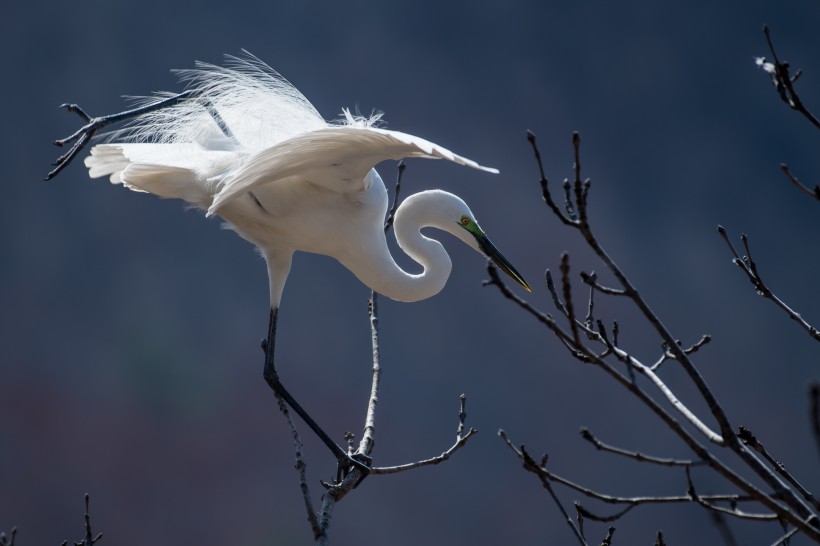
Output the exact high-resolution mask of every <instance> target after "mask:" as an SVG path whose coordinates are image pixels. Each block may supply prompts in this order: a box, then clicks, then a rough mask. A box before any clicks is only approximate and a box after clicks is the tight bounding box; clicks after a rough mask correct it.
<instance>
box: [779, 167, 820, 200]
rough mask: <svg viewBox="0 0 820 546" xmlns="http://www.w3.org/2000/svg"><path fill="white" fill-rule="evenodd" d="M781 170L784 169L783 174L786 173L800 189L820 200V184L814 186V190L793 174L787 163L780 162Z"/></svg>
mask: <svg viewBox="0 0 820 546" xmlns="http://www.w3.org/2000/svg"><path fill="white" fill-rule="evenodd" d="M780 170H781V171H783V174H785V175H786V178H788V179H789V180H791V182H792V184H794V185H795V186H797V188H798V189H800V191H802V192H803V193H805V194H807V195H809V196H811V197H814V198H815V199H817V200H818V201H820V186H814V189H813V190H812V189H810V188H809V187H808V186H806V185H805V184H803V183H802V182H801V181H800V180H798V178H797V177H796V176H794V175H793V174H792V172H791V170H789V166H788V165H786V164H785V163H781V164H780Z"/></svg>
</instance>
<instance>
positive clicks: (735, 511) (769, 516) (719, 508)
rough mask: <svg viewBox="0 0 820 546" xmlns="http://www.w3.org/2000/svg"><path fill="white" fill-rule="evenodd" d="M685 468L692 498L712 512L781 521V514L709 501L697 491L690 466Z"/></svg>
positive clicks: (744, 517)
mask: <svg viewBox="0 0 820 546" xmlns="http://www.w3.org/2000/svg"><path fill="white" fill-rule="evenodd" d="M684 470H685V471H686V481H687V482H688V483H689V490H688V493H689V496H690V497H691V498H692V500H694V501H695V502H697V503H698V504H700V505H701V506H703V507H704V508H706V509H707V510H709V511H712V512H719V513H721V514H725V515H728V516H732V517H736V518H739V519H747V520H754V521H779V520H780V516H779V515H777V514H776V513H766V514H758V513H752V512H745V511H743V510H739V509H738V508H737V507H736V506H734V505H733V506H732V507H730V508H725V507H723V506H717V505H715V504H713V503H711V502H709V500H707V499H705V498H703V497H701V496H700V495H698V494H697V492H696V491H695V484H694V482H693V481H692V475H691V473H690V472H689V468H688V467H687V468H685V469H684Z"/></svg>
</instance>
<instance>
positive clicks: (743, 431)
mask: <svg viewBox="0 0 820 546" xmlns="http://www.w3.org/2000/svg"><path fill="white" fill-rule="evenodd" d="M737 436H738V438H740V439H741V440H742V441H743V443H744V444H746V445H747V446H749V447H751V448H752V449H754V450H755V451H756V452H758V453H760V455H762V456H763V458H764V459H766V462H768V463H769V464H770V465H771V466H772V468H774V469H775V471H776V472H777V473H778V474H780V476H782V477H783V479H784V480H786V481H787V482H788V483H790V484H791V485H792V487H794V488H795V489H797V490H798V491H799V492H800V494H801V495H803V498H804V499H806V500H807V501H808V502H810V503H811V504H812V505H814V507H815V508H817V509H818V510H820V502H818V500H817V499H816V498H815V497H814V495H812V494H811V492H810V491H808V490H807V489H806V488H805V487H803V486H802V485H801V484H800V482H798V481H797V479H796V478H795V477H794V476H792V475H791V474H790V473H789V472H788V471H786V466H785V465H784V464H783V463H781V462H780V461H778V460H775V458H774V457H772V456H771V455H770V454H769V452H768V451H766V448H765V447H764V446H763V443H762V442H761V441H760V440H758V439H757V436H755V435H754V434H752V431H750V430H749V429H747V428H746V427H740V430H739V431H738V433H737Z"/></svg>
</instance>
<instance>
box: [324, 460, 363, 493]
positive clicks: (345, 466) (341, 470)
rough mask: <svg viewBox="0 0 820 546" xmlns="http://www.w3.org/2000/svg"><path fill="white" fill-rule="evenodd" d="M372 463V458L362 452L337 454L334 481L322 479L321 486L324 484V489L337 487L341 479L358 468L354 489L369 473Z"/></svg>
mask: <svg viewBox="0 0 820 546" xmlns="http://www.w3.org/2000/svg"><path fill="white" fill-rule="evenodd" d="M372 464H373V458H372V457H368V456H367V455H365V454H364V453H353V454H352V455H351V454H344V455H343V456H342V455H339V458H338V460H337V466H336V481H335V483H328V482H326V481H322V482H321V483H322V486H324V488H325V489H333V488H336V487H339V486H340V485H341V484H342V480H344V479H345V478H346V477H347V476H348V475H349V474H350V473H351V472H353V471H354V470H358V471H359V476H358V478H357V479H356V483H354V484H353V489H355V488H356V487H358V486H359V484H360V483H362V480H364V479H365V478H366V477H367V476H369V475H370V470H371V465H372Z"/></svg>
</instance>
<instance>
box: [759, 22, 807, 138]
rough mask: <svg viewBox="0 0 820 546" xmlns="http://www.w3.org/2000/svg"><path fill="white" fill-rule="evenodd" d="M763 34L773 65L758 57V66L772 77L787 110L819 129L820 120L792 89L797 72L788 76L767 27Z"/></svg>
mask: <svg viewBox="0 0 820 546" xmlns="http://www.w3.org/2000/svg"><path fill="white" fill-rule="evenodd" d="M763 34H764V35H765V36H766V43H767V44H768V45H769V51H770V52H771V53H772V60H773V61H774V63H767V62H766V58H765V57H760V58H758V59H757V60H756V62H757V64H758V66H760V67H761V68H763V70H765V71H766V72H767V73H769V75H770V76H771V77H772V84H774V87H775V90H776V91H777V94H778V96H779V97H780V99H781V100H782V101H783V102H785V103H786V104H787V105H788V106H789V108H791V109H792V110H794V111H796V112H799V113H800V114H801V115H802V116H803V117H805V118H806V119H807V120H809V122H810V123H811V124H812V125H814V126H815V127H816V128H818V129H820V120H818V119H817V118H816V117H815V116H814V114H812V113H811V112H810V111H809V110H808V108H806V106H805V105H804V104H803V101H802V100H800V96H799V95H798V94H797V91H796V90H795V89H794V83H795V82H796V81H797V78H799V77H800V71H799V70H798V71H797V72H796V73H795V74H794V76H792V75H791V74H790V66H789V63H788V62H786V61H781V60H780V58H779V57H778V56H777V53H776V52H775V50H774V43H772V37H771V33H770V32H769V27H768V26H767V25H764V26H763Z"/></svg>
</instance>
